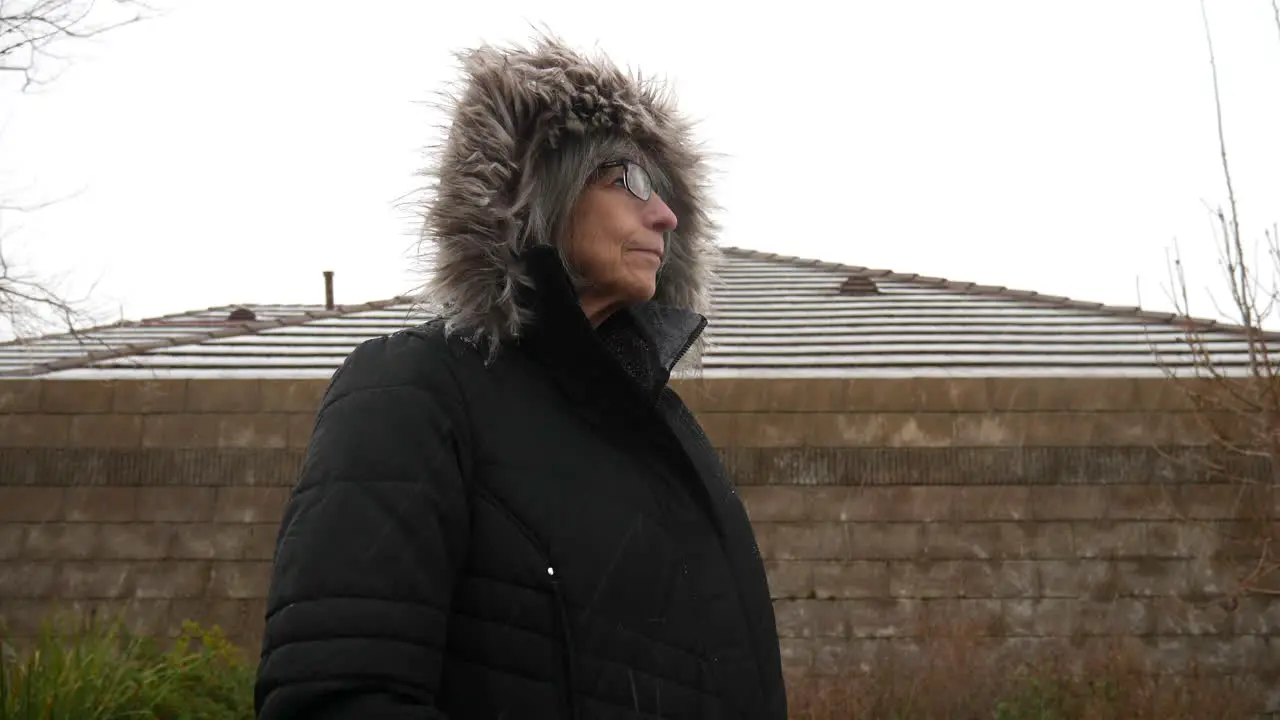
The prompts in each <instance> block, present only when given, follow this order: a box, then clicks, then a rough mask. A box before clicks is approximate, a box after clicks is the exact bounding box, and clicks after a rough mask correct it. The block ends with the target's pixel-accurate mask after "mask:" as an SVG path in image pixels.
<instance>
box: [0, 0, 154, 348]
mask: <svg viewBox="0 0 1280 720" xmlns="http://www.w3.org/2000/svg"><path fill="white" fill-rule="evenodd" d="M154 14H157V12H156V11H155V10H154V9H153V8H152V7H151V6H149V5H148V4H147V3H146V2H145V0H0V80H3V79H4V77H5V76H7V75H16V76H18V77H20V78H21V79H22V82H21V86H20V88H19V89H18V91H19V92H27V91H29V90H31V89H33V88H36V87H39V86H44V85H47V84H48V83H50V82H52V81H53V80H54V79H56V78H57V77H58V75H59V72H58V69H59V67H60V65H61V64H63V63H65V62H66V61H67V60H68V58H69V56H70V52H71V50H72V49H73V48H74V47H76V46H78V45H80V44H83V43H85V42H86V41H89V40H91V39H93V38H96V37H98V36H100V35H103V34H104V33H107V32H110V31H112V30H116V29H118V28H121V27H124V26H126V25H131V24H133V23H136V22H139V21H140V20H143V19H145V18H148V17H150V16H152V15H154ZM4 87H6V88H9V89H12V87H13V86H10V85H5V86H4ZM63 200H65V198H61V199H57V200H50V201H45V202H39V203H22V202H18V201H16V200H14V199H13V197H12V194H11V193H10V195H9V197H7V198H5V197H0V223H5V221H7V220H8V219H9V218H10V217H11V216H13V215H15V214H22V213H29V212H34V211H36V210H40V209H43V208H47V207H50V206H52V205H54V204H57V203H59V202H62V201H63ZM0 229H3V230H6V231H9V232H8V234H6V233H0V339H4V338H5V337H6V336H7V335H13V336H14V337H16V338H18V339H22V338H24V337H26V336H29V335H35V334H43V333H46V332H49V331H52V330H55V329H57V330H62V331H64V332H67V333H69V334H70V335H72V336H74V337H79V335H78V328H82V327H86V326H89V325H92V324H94V320H95V313H93V312H92V311H91V309H90V306H89V304H88V295H86V296H85V297H75V298H73V297H71V296H70V295H69V293H68V292H66V291H65V290H64V288H63V287H62V282H61V280H60V279H59V278H55V277H52V276H49V275H43V276H42V275H39V274H36V273H35V272H32V271H31V270H30V269H29V268H27V267H23V266H22V263H19V262H17V261H16V260H15V259H14V258H13V257H12V255H6V252H9V253H11V252H12V250H13V246H12V244H8V245H6V244H5V242H4V241H6V240H9V239H11V234H12V229H11V228H8V227H0ZM95 284H96V283H95ZM89 294H92V289H91V290H90V291H89Z"/></svg>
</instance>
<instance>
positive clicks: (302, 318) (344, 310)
mask: <svg viewBox="0 0 1280 720" xmlns="http://www.w3.org/2000/svg"><path fill="white" fill-rule="evenodd" d="M412 301H413V298H412V297H410V296H408V295H397V296H396V297H393V298H389V299H387V300H371V301H369V302H364V303H360V304H358V305H336V306H334V308H333V309H332V310H307V311H305V312H302V313H299V314H296V315H290V316H287V317H281V318H274V319H270V320H250V321H245V322H237V323H228V324H227V325H226V326H224V327H222V328H219V329H217V330H210V331H208V332H198V333H190V334H186V335H174V336H173V337H168V338H165V339H163V340H151V341H148V342H138V343H124V344H122V345H117V346H115V347H114V348H113V349H109V350H105V351H91V352H89V353H86V354H84V355H77V356H74V357H67V358H60V359H58V360H51V361H49V362H45V363H39V364H35V365H27V366H25V367H22V368H19V369H17V370H9V371H6V370H0V377H33V376H37V375H44V374H47V373H51V372H56V371H59V370H72V369H76V368H83V367H87V366H89V365H92V364H93V363H96V362H98V361H100V360H113V359H116V358H122V357H128V356H130V355H139V354H142V353H145V352H150V351H152V350H159V349H161V348H165V347H172V346H175V345H188V344H193V343H194V344H200V343H203V342H206V341H208V340H218V339H222V338H229V337H237V336H239V335H252V334H256V333H257V332H259V331H260V330H268V329H270V328H277V327H294V326H298V325H302V324H305V323H308V322H311V321H312V320H325V319H328V318H333V317H341V316H343V315H349V314H352V313H358V312H366V311H369V310H381V309H383V308H386V307H389V306H391V305H400V304H403V303H405V302H412ZM225 307H231V306H214V307H210V308H206V310H218V309H222V308H225ZM236 307H245V306H244V305H238V306H236ZM190 312H201V311H198V310H193V311H190ZM184 314H189V313H174V314H173V315H169V316H160V317H175V316H177V315H184ZM151 319H152V320H156V319H160V318H159V317H158V318H151ZM110 327H117V326H110ZM47 337H56V336H47Z"/></svg>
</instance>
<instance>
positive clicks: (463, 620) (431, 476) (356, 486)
mask: <svg viewBox="0 0 1280 720" xmlns="http://www.w3.org/2000/svg"><path fill="white" fill-rule="evenodd" d="M530 264H531V268H532V270H533V272H534V276H535V277H536V278H537V280H538V287H540V288H543V290H542V291H540V292H538V293H537V294H536V296H534V297H533V298H531V302H532V304H533V306H534V307H535V308H536V313H535V317H536V320H535V324H534V325H533V327H532V328H531V329H530V331H529V332H528V333H527V334H526V335H525V336H524V337H523V338H522V339H521V340H520V341H519V342H518V343H512V344H511V345H510V346H509V347H507V348H505V349H504V350H503V352H502V353H500V354H499V356H498V358H497V359H496V361H494V362H493V363H492V364H489V365H486V364H485V362H484V358H483V357H482V355H481V353H480V352H479V351H478V350H476V349H475V348H473V347H472V346H470V345H468V344H466V343H465V342H462V341H460V340H457V339H454V338H448V339H447V338H446V337H445V335H444V333H443V331H442V330H441V328H440V327H439V325H438V323H428V324H427V325H425V326H422V327H420V328H418V329H414V330H407V331H402V332H398V333H395V334H393V335H391V336H389V337H383V338H379V339H376V340H371V341H368V342H366V343H364V344H363V345H361V346H360V347H359V348H358V349H356V350H355V351H354V352H353V353H352V354H351V355H350V356H349V358H348V359H347V360H346V362H345V364H344V365H343V367H342V368H341V369H340V370H339V371H338V372H337V373H336V374H335V376H334V378H333V381H332V383H331V385H330V388H329V390H328V392H327V394H326V396H325V398H324V400H323V403H322V407H321V409H320V412H319V415H318V418H317V422H316V426H315V431H314V435H313V437H312V439H311V443H310V446H309V448H308V449H307V452H306V456H305V460H304V462H303V466H302V470H301V475H300V479H299V481H298V484H297V487H296V489H295V491H294V493H293V495H292V497H291V499H290V501H289V503H288V506H287V509H286V511H285V514H284V518H283V523H282V526H281V529H280V534H279V539H278V545H277V549H276V558H275V567H274V575H273V577H272V583H271V590H270V597H269V600H268V607H267V621H266V623H267V624H266V630H265V636H264V640H263V648H262V660H261V665H260V667H259V671H258V673H259V674H258V681H257V687H256V705H257V708H258V717H259V718H260V720H293V719H295V718H308V719H311V720H336V719H339V718H341V719H343V720H346V719H347V718H350V719H352V720H355V719H357V718H358V719H361V720H393V719H394V720H411V719H412V720H428V719H431V720H437V719H440V718H449V719H450V720H479V719H481V718H486V719H487V718H495V719H496V718H524V719H535V720H536V719H541V718H566V719H569V718H573V719H574V720H586V719H588V718H707V719H719V718H725V719H727V718H753V719H755V718H759V719H761V720H763V719H765V718H769V719H781V718H785V717H786V697H785V691H784V689H783V682H782V673H781V664H780V659H779V651H778V642H777V636H776V631H775V625H774V615H773V608H772V605H771V602H770V598H769V591H768V588H767V584H766V580H765V575H764V571H763V566H762V563H761V560H760V557H759V554H758V551H757V548H756V545H755V542H754V539H753V534H752V529H751V526H750V524H749V522H748V519H747V516H746V514H745V512H744V511H743V507H742V504H741V503H740V501H739V499H738V497H737V495H736V493H735V492H734V490H733V488H732V487H731V485H730V484H729V481H728V479H727V478H726V477H725V475H724V473H723V471H722V469H721V467H720V465H719V462H718V459H717V457H716V455H715V453H714V451H713V450H712V448H711V446H710V445H709V443H708V442H707V439H706V438H705V436H704V435H703V433H702V432H701V430H700V428H699V427H698V425H697V423H696V422H695V420H694V418H693V416H692V415H691V414H690V412H689V411H688V410H687V409H686V407H685V406H684V404H683V403H682V401H681V400H680V399H679V398H678V397H677V395H676V393H675V392H674V391H673V390H672V389H670V388H669V387H668V385H667V381H668V378H669V374H670V370H671V368H672V367H673V366H674V364H675V362H676V360H678V358H679V357H680V356H681V355H682V354H683V353H684V352H685V351H686V349H687V348H688V347H689V345H690V343H691V342H692V341H693V339H694V338H696V337H697V335H698V334H699V333H700V332H701V330H702V327H703V326H704V325H705V320H704V319H703V318H702V317H701V316H699V315H696V314H693V313H688V312H684V311H679V310H672V309H664V308H661V307H658V306H641V307H638V308H635V309H632V310H630V311H623V312H619V313H617V314H616V315H615V316H614V317H613V318H611V319H610V320H608V321H606V322H605V323H604V324H603V325H602V326H601V327H600V328H599V329H598V330H595V329H592V328H591V326H590V325H589V324H588V323H587V321H586V318H585V317H584V316H583V314H582V312H581V310H580V309H579V307H578V305H577V303H576V299H575V298H574V296H573V294H572V290H571V288H570V286H569V283H568V281H567V279H566V278H565V276H564V273H563V272H562V271H561V270H560V269H559V261H558V260H557V259H556V257H555V255H554V253H550V252H537V251H535V252H534V253H533V254H532V255H531V256H530Z"/></svg>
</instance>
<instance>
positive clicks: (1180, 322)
mask: <svg viewBox="0 0 1280 720" xmlns="http://www.w3.org/2000/svg"><path fill="white" fill-rule="evenodd" d="M720 249H721V252H723V253H724V254H726V255H736V256H738V257H743V258H750V259H757V260H772V261H780V262H785V263H790V264H792V265H803V266H815V265H816V266H819V267H822V268H824V269H827V270H836V271H839V272H848V273H852V274H859V275H864V276H867V277H871V278H873V279H878V280H891V281H894V282H913V283H919V284H922V285H926V286H930V287H935V288H941V289H946V290H955V291H959V292H963V293H966V294H969V295H1003V296H1004V297H1007V298H1011V299H1014V300H1030V301H1033V302H1040V303H1044V304H1046V305H1050V306H1052V307H1057V308H1062V309H1071V310H1093V311H1095V312H1098V313H1101V314H1103V315H1111V316H1114V317H1127V318H1137V319H1147V320H1156V321H1160V322H1162V323H1164V324H1167V325H1172V326H1174V327H1177V328H1180V329H1186V330H1202V331H1204V330H1220V331H1226V332H1236V333H1245V334H1247V333H1249V332H1250V331H1251V328H1247V327H1245V326H1243V325H1238V324H1235V323H1229V322H1224V321H1221V320H1211V319H1209V318H1201V317H1195V316H1191V315H1179V314H1177V313H1172V312H1159V311H1155V310H1143V309H1142V308H1141V307H1140V306H1138V305H1130V306H1124V305H1108V304H1106V303H1101V302H1093V301H1089V300H1076V299H1073V298H1069V297H1066V296H1064V295H1045V294H1042V293H1038V292H1036V291H1034V290H1018V289H1015V288H1010V287H1005V286H1003V285H983V284H980V283H974V282H963V281H958V280H948V279H946V278H936V277H928V276H925V275H919V274H914V273H901V272H895V271H893V270H885V269H873V268H867V267H863V266H860V265H849V264H846V263H837V262H826V261H818V260H814V259H812V258H805V257H799V256H795V255H782V254H779V253H770V252H765V251H763V250H751V249H748V248H742V247H736V246H721V248H720ZM1263 335H1264V336H1265V337H1266V338H1268V339H1277V340H1280V333H1278V332H1269V331H1264V332H1263Z"/></svg>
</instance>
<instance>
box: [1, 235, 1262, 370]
mask: <svg viewBox="0 0 1280 720" xmlns="http://www.w3.org/2000/svg"><path fill="white" fill-rule="evenodd" d="M238 307H239V308H243V309H248V310H251V311H252V312H253V314H254V315H255V317H256V319H254V320H251V321H243V320H230V319H228V318H229V316H230V315H231V313H232V311H233V310H236V309H237V308H238ZM241 314H243V313H241ZM422 320H423V317H422V315H421V313H420V312H415V310H414V308H413V306H412V302H411V299H410V298H407V297H397V298H392V299H389V300H385V301H380V302H372V303H366V304H364V305H356V306H339V307H337V308H335V309H334V310H325V309H324V308H323V307H320V306H310V305H247V306H226V307H216V308H209V309H207V310H201V311H197V312H191V313H183V314H179V315H171V316H166V317H162V318H154V319H151V320H146V321H141V322H130V323H120V324H116V325H112V326H107V327H102V328H95V329H92V330H87V331H83V332H81V333H78V334H77V335H76V336H74V337H72V336H67V335H61V336H49V337H44V338H38V339H34V340H30V341H26V342H22V343H17V342H11V343H6V344H0V376H27V377H29V376H39V377H49V378H164V377H180V378H200V377H258V378H269V377H289V378H305V377H319V378H325V377H328V376H329V375H330V374H332V372H333V371H334V370H335V369H336V368H337V367H338V366H339V365H340V364H341V362H342V360H343V358H344V357H346V355H347V354H348V353H350V352H351V350H352V349H354V348H355V346H356V345H357V344H359V343H360V342H362V341H364V340H367V339H369V338H373V337H377V336H379V335H385V334H388V333H391V332H394V331H396V330H398V329H401V328H405V327H411V326H413V325H417V324H419V323H421V322H422ZM1189 329H1194V331H1195V332H1197V333H1199V339H1200V340H1202V341H1204V342H1206V343H1207V344H1208V346H1209V347H1210V348H1211V350H1212V353H1213V357H1214V359H1215V363H1217V364H1218V365H1219V366H1221V367H1223V368H1225V369H1227V370H1228V371H1231V372H1243V371H1247V368H1248V366H1249V361H1248V358H1249V355H1248V344H1247V342H1246V341H1245V339H1244V335H1243V333H1242V331H1241V330H1240V329H1239V328H1235V327H1232V326H1228V325H1223V324H1219V323H1215V322H1213V321H1208V320H1186V319H1179V318H1177V317H1176V316H1174V315H1172V314H1170V313H1153V312H1146V311H1142V310H1140V309H1138V308H1136V307H1114V306H1107V305H1102V304H1100V303H1088V302H1080V301H1075V300H1070V299H1068V298H1062V297H1052V296H1045V295H1040V294H1038V293H1034V292H1027V291H1018V290H1010V289H1008V288H1003V287H994V286H984V285H978V284H975V283H961V282H953V281H949V280H945V279H942V278H930V277H922V276H919V275H908V274H903V273H895V272H890V271H887V270H873V269H869V268H862V267H855V266H849V265H840V264H836V263H825V262H820V261H816V260H806V259H801V258H793V257H784V256H779V255H771V254H765V253H760V252H755V251H750V250H741V249H737V248H727V249H726V250H725V262H724V264H723V265H722V267H721V268H720V283H719V285H718V286H717V287H716V288H715V292H714V310H713V312H712V314H711V319H710V324H709V326H708V329H707V339H708V340H709V342H710V347H709V350H708V352H707V354H706V356H705V357H704V360H703V367H702V372H703V374H704V375H705V376H706V377H912V376H965V377H983V376H985V377H1009V376H1056V377H1062V376H1090V375H1092V376H1159V375H1161V374H1163V373H1164V372H1165V371H1166V370H1169V369H1172V370H1175V371H1178V372H1180V373H1182V372H1190V371H1192V369H1193V367H1194V363H1195V356H1194V355H1193V354H1192V353H1191V352H1190V350H1189V347H1188V344H1187V340H1186V336H1187V332H1188V330H1189ZM1275 340H1276V341H1277V342H1280V336H1277V337H1276V338H1275Z"/></svg>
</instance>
